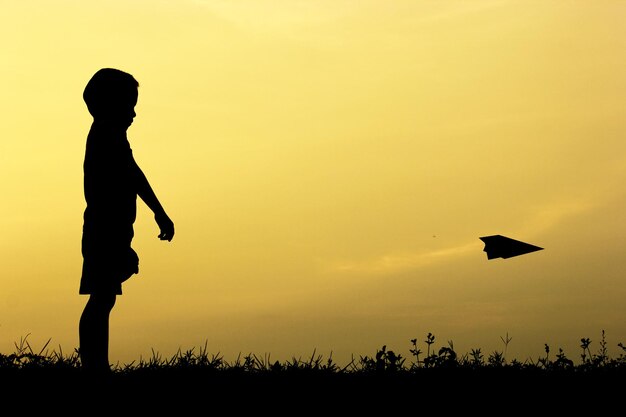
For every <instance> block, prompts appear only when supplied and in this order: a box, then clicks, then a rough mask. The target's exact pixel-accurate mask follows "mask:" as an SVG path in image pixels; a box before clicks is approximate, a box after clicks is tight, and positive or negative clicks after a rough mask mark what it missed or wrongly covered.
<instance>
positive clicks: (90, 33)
mask: <svg viewBox="0 0 626 417" xmlns="http://www.w3.org/2000/svg"><path fill="white" fill-rule="evenodd" d="M624 17H626V3H624V2H619V1H608V0H601V1H595V2H593V5H591V3H590V2H588V1H552V2H545V1H513V0H510V1H509V0H493V1H482V0H477V1H472V2H466V1H436V2H435V1H420V0H418V1H414V0H398V1H392V2H390V1H383V0H362V1H356V0H334V1H300V0H284V1H275V2H271V4H270V2H266V1H262V0H240V1H236V2H235V1H227V0H219V1H211V0H195V1H192V0H177V1H172V0H170V1H166V0H161V1H147V0H132V1H129V0H124V1H122V0H112V1H107V2H95V1H69V0H60V1H56V2H54V5H52V3H51V2H48V1H37V0H35V1H24V2H10V3H8V4H5V5H3V12H2V15H1V16H0V39H2V40H3V41H2V48H1V49H0V56H1V57H2V62H3V65H2V67H0V76H1V78H0V79H1V80H2V86H3V88H2V99H0V106H1V107H0V110H1V111H2V114H3V115H4V118H3V123H1V124H0V137H2V141H0V178H2V181H0V193H1V195H2V196H3V202H4V204H2V205H0V228H1V230H2V231H3V235H4V237H3V238H2V239H0V245H1V247H0V250H1V251H2V253H3V264H4V272H3V273H2V275H0V352H4V353H9V352H12V351H13V349H14V343H15V342H16V341H18V340H19V339H20V338H21V337H24V336H26V335H29V336H28V337H29V340H30V343H31V344H32V345H33V347H34V348H36V347H37V346H43V344H45V342H46V341H47V340H48V339H51V342H50V347H51V348H57V347H59V346H60V347H62V349H63V351H65V352H71V351H73V349H74V348H76V347H77V345H78V318H79V316H80V313H81V311H82V308H83V306H84V303H85V302H86V297H84V296H79V295H78V283H79V276H80V268H81V262H82V259H81V255H80V236H81V226H82V211H83V210H84V199H83V195H82V158H83V156H84V144H85V138H86V134H87V131H88V129H89V124H90V121H91V120H90V117H89V113H88V112H87V109H86V107H85V105H84V103H83V101H82V90H83V88H84V86H85V84H86V82H87V81H88V80H89V78H90V77H91V75H92V74H93V73H94V72H95V71H96V70H98V69H99V68H102V67H116V68H119V69H122V70H125V71H128V72H130V73H132V74H133V75H134V76H135V77H136V78H137V79H138V80H139V83H140V85H141V86H140V93H139V103H138V105H137V108H136V110H137V117H136V119H135V123H134V124H133V126H132V127H131V128H130V129H129V132H128V135H129V139H130V141H131V145H132V147H133V151H134V154H135V157H136V159H137V160H138V162H139V164H140V165H141V166H142V168H143V169H144V171H145V172H146V174H147V176H148V178H149V179H150V181H151V183H152V185H153V187H154V188H155V191H156V192H157V195H158V196H159V197H160V199H161V201H162V203H163V204H164V206H165V207H166V209H167V211H168V213H169V214H170V216H171V217H172V219H173V220H174V222H175V223H176V237H175V238H174V241H172V242H171V243H164V242H161V241H159V240H158V239H157V238H156V236H157V234H158V230H157V228H156V225H155V224H154V222H153V220H152V216H151V213H150V212H149V211H148V210H147V208H146V207H145V206H141V205H140V207H139V216H138V220H137V223H136V237H135V240H134V243H133V247H134V248H135V249H136V250H137V252H138V253H139V256H140V259H141V264H140V271H141V272H140V274H139V275H138V276H136V277H133V278H132V280H130V281H129V282H127V283H126V284H124V295H123V296H121V297H120V298H119V299H118V302H117V304H116V306H115V308H114V310H113V313H112V317H111V361H112V362H113V363H115V362H130V361H132V360H137V359H138V358H139V357H144V358H145V357H149V356H151V354H152V351H153V350H155V351H158V352H160V353H161V354H163V355H166V356H167V355H171V354H173V353H174V352H176V350H177V349H178V348H182V349H187V348H192V347H194V346H204V344H205V342H206V343H207V347H208V350H209V351H210V352H215V353H217V352H221V353H222V354H224V355H225V357H226V359H234V358H235V357H236V356H237V355H238V354H239V353H243V354H247V353H250V352H253V353H256V354H258V355H263V354H266V353H269V354H271V355H272V357H273V358H275V359H290V358H292V357H294V356H295V357H299V356H302V357H309V356H310V354H311V353H312V352H313V350H316V352H317V353H318V354H321V355H324V356H325V357H328V356H329V355H331V354H332V356H333V358H334V359H335V360H337V361H338V362H341V363H346V362H347V361H349V360H350V357H351V355H355V356H357V357H358V355H373V354H375V352H376V349H379V348H380V347H382V345H387V347H388V348H390V349H392V350H394V351H396V352H398V353H400V354H402V355H403V356H405V357H409V356H410V353H409V349H410V348H411V345H410V340H411V339H413V338H418V340H420V341H423V340H425V336H426V334H427V333H428V332H432V333H433V334H435V336H436V337H437V339H436V346H442V345H447V341H449V340H452V341H453V342H454V346H455V349H456V350H457V353H459V354H464V353H467V352H469V351H470V350H471V349H473V348H482V350H483V352H484V353H485V354H488V353H491V352H493V351H495V350H502V349H503V344H502V341H501V339H500V338H501V337H504V336H505V335H506V334H507V333H508V334H509V335H510V336H511V337H512V341H511V343H510V344H509V346H508V351H507V355H509V357H510V358H517V359H520V360H525V359H527V358H533V359H537V358H538V357H540V356H542V355H544V350H543V349H544V344H545V343H548V344H549V345H550V346H551V347H552V348H553V351H554V352H556V351H557V350H558V348H559V347H562V348H564V350H565V353H566V354H567V355H568V356H569V357H570V358H572V359H578V358H579V357H580V353H581V351H580V348H579V343H580V339H581V338H583V337H589V338H590V339H592V341H594V343H595V344H592V345H591V348H592V350H593V349H594V346H595V348H599V345H598V344H597V343H598V342H599V340H600V336H601V331H602V330H603V329H604V330H606V334H607V341H608V345H609V349H610V352H612V353H616V352H617V349H618V348H617V343H618V342H624V341H625V339H626V307H625V306H624V299H625V296H626V281H625V280H624V272H626V258H625V257H624V256H623V255H624V250H625V249H626V210H624V209H625V208H626V206H625V204H626V194H625V193H624V188H623V187H624V186H623V184H624V183H625V180H626V164H625V163H624V162H625V159H626V144H625V142H624V137H625V133H626V122H625V120H626V119H625V117H624V116H625V107H624V97H625V93H626V53H625V52H624V51H626V48H625V47H626V45H625V43H626V36H625V35H626V33H625V31H626V29H625V28H624V25H623V21H624ZM491 234H503V235H506V236H510V237H513V238H516V239H520V240H524V241H527V242H529V243H532V244H535V245H538V246H541V247H544V248H545V250H543V251H540V252H536V253H532V254H528V255H525V256H520V257H517V258H511V259H507V260H503V259H496V260H491V261H487V258H486V255H485V253H484V252H482V249H483V243H482V242H481V241H480V240H479V237H480V236H485V235H491ZM424 347H425V346H424Z"/></svg>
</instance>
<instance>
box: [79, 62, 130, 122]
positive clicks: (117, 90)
mask: <svg viewBox="0 0 626 417" xmlns="http://www.w3.org/2000/svg"><path fill="white" fill-rule="evenodd" d="M137 88H139V83H138V82H137V80H136V79H135V77H133V76H132V75H130V74H128V73H126V72H124V71H120V70H118V69H114V68H102V69H101V70H99V71H98V72H96V73H95V74H94V75H93V77H91V79H90V80H89V82H88V83H87V86H86V87H85V91H83V100H85V103H86V104H87V109H88V110H89V113H91V115H92V116H93V117H97V116H98V115H101V114H103V112H106V111H107V110H108V109H110V108H111V106H114V105H115V104H118V103H119V102H120V99H125V98H128V97H129V94H130V93H134V92H136V91H137Z"/></svg>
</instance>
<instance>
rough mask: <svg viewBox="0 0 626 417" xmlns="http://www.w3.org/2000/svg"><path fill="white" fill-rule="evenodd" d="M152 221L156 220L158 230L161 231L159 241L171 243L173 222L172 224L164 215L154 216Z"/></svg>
mask: <svg viewBox="0 0 626 417" xmlns="http://www.w3.org/2000/svg"><path fill="white" fill-rule="evenodd" d="M154 220H156V222H157V224H158V225H159V228H160V229H161V233H159V239H161V240H167V241H168V242H171V241H172V238H173V237H174V222H172V220H171V219H170V218H169V217H168V216H167V214H165V213H162V214H160V215H155V216H154Z"/></svg>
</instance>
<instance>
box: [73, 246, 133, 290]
mask: <svg viewBox="0 0 626 417" xmlns="http://www.w3.org/2000/svg"><path fill="white" fill-rule="evenodd" d="M138 273H139V257H138V256H137V253H136V252H135V251H134V250H133V249H132V248H131V247H130V246H128V247H126V248H120V249H117V250H114V251H111V250H108V251H106V252H105V251H102V252H98V253H83V270H82V276H81V278H80V289H79V294H95V293H102V294H118V295H121V294H122V283H123V282H124V281H126V280H128V279H129V278H130V277H132V276H133V274H138Z"/></svg>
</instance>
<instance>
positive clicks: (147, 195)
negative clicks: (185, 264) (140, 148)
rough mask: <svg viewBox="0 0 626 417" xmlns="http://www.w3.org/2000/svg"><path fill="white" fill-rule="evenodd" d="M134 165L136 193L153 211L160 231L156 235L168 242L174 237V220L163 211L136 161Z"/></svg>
mask: <svg viewBox="0 0 626 417" xmlns="http://www.w3.org/2000/svg"><path fill="white" fill-rule="evenodd" d="M135 167H136V170H137V195H139V197H140V198H141V199H142V200H143V201H144V203H146V205H147V206H148V207H149V208H150V210H152V212H153V213H154V220H155V221H156V222H157V224H158V225H159V228H160V229H161V233H159V236H158V237H159V239H161V240H167V241H168V242H170V241H171V240H172V238H173V237H174V222H172V220H171V219H170V218H169V216H168V215H167V214H166V213H165V210H164V209H163V206H162V205H161V202H160V201H159V199H158V198H157V196H156V194H155V193H154V191H153V190H152V187H151V186H150V183H149V182H148V179H147V178H146V176H145V174H144V173H143V171H142V170H141V168H139V165H137V163H135Z"/></svg>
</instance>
